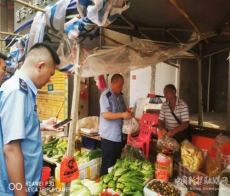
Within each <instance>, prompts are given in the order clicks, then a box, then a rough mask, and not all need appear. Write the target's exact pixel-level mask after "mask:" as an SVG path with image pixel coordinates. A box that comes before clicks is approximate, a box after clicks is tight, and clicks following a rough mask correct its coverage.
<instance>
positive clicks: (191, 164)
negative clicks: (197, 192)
mask: <svg viewBox="0 0 230 196" xmlns="http://www.w3.org/2000/svg"><path fill="white" fill-rule="evenodd" d="M181 159H182V164H183V166H184V167H186V168H187V169H188V170H189V171H190V172H192V173H193V172H196V171H198V170H200V169H201V167H202V164H203V161H204V154H203V151H202V150H201V149H199V148H198V147H196V146H194V145H193V144H191V143H190V142H189V141H188V140H185V141H183V142H182V143H181Z"/></svg>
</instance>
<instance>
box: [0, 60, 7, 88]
mask: <svg viewBox="0 0 230 196" xmlns="http://www.w3.org/2000/svg"><path fill="white" fill-rule="evenodd" d="M6 75H7V72H6V63H5V61H4V60H3V59H0V86H1V85H2V83H3V82H4V81H5V77H6Z"/></svg>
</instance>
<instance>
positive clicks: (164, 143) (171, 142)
mask: <svg viewBox="0 0 230 196" xmlns="http://www.w3.org/2000/svg"><path fill="white" fill-rule="evenodd" d="M157 147H158V148H160V149H166V150H172V151H179V149H180V145H179V144H178V142H177V141H176V140H175V139H173V138H170V137H167V136H163V137H161V138H160V139H159V140H158V141H157Z"/></svg>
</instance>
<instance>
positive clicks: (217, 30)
mask: <svg viewBox="0 0 230 196" xmlns="http://www.w3.org/2000/svg"><path fill="white" fill-rule="evenodd" d="M229 16H230V11H229V12H228V13H227V14H226V15H225V16H224V18H223V19H222V20H221V21H220V22H219V23H218V24H217V25H216V27H215V29H214V31H215V33H216V34H220V33H221V29H222V28H223V26H224V25H225V24H226V22H227V19H228V18H229Z"/></svg>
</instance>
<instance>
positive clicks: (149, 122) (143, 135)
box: [127, 114, 159, 158]
mask: <svg viewBox="0 0 230 196" xmlns="http://www.w3.org/2000/svg"><path fill="white" fill-rule="evenodd" d="M158 118H159V115H158V114H143V116H142V118H141V130H140V133H139V135H138V137H135V138H133V137H132V135H131V134H129V135H128V138H127V145H130V144H131V140H135V141H136V144H137V146H138V147H139V148H141V149H142V151H143V153H144V154H145V156H146V157H147V158H148V157H149V144H150V140H151V135H152V133H154V134H157V128H156V127H152V126H153V125H155V124H158Z"/></svg>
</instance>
